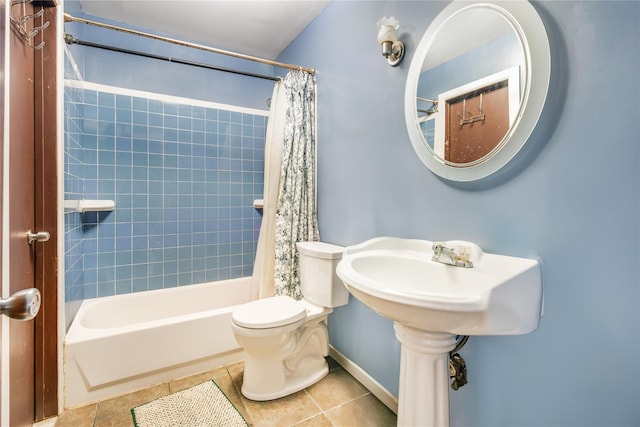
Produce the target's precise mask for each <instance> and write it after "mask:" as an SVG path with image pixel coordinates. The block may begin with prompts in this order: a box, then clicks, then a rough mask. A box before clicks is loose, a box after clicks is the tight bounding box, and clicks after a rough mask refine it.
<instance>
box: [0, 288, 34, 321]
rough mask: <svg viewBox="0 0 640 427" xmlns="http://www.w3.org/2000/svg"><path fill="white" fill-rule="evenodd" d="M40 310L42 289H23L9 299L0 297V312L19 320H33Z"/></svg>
mask: <svg viewBox="0 0 640 427" xmlns="http://www.w3.org/2000/svg"><path fill="white" fill-rule="evenodd" d="M38 310H40V291H39V290H37V289H36V288H29V289H23V290H21V291H18V292H16V293H15V294H13V295H11V296H10V297H9V298H7V299H2V298H0V314H4V315H6V316H9V317H11V318H12V319H18V320H31V319H33V318H34V317H36V314H38Z"/></svg>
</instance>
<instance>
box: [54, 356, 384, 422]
mask: <svg viewBox="0 0 640 427" xmlns="http://www.w3.org/2000/svg"><path fill="white" fill-rule="evenodd" d="M329 367H330V371H329V374H328V375H327V376H326V377H325V378H323V379H322V380H321V381H320V382H318V383H317V384H314V385H312V386H310V387H307V388H306V389H304V390H302V391H299V392H297V393H294V394H292V395H290V396H286V397H283V398H281V399H277V400H273V401H269V402H254V401H251V400H248V399H246V398H245V397H244V396H242V395H241V394H240V387H241V386H242V372H243V363H242V362H239V363H235V364H231V365H228V366H225V367H222V368H218V369H215V370H213V371H210V372H206V373H203V374H199V375H194V376H191V377H186V378H182V379H179V380H174V381H169V382H165V383H162V384H158V385H155V386H152V387H149V388H146V389H144V390H140V391H137V392H134V393H130V394H126V395H122V396H118V397H114V398H112V399H107V400H104V401H100V402H98V403H93V404H90V405H86V406H82V407H79V408H74V409H72V410H70V411H68V412H65V413H63V414H62V415H61V416H60V417H59V418H58V421H57V422H56V424H55V426H56V427H107V426H113V427H121V426H123V427H124V426H133V420H132V418H131V412H130V410H131V408H133V407H135V406H139V405H142V404H144V403H146V402H149V401H151V400H154V399H157V398H159V397H162V396H165V395H167V394H170V393H175V392H176V391H180V390H184V389H185V388H189V387H192V386H194V385H197V384H200V383H202V382H204V381H207V380H211V379H213V380H214V381H215V382H216V384H218V386H219V387H220V388H221V389H222V390H223V391H224V393H225V394H226V395H227V397H229V399H230V400H231V402H233V404H234V405H235V407H236V408H238V410H239V411H240V412H241V413H242V415H243V416H244V418H245V419H246V420H247V422H248V423H249V425H251V426H255V427H288V426H296V427H331V426H335V427H339V426H345V427H361V426H368V427H378V426H380V427H382V426H395V425H396V415H395V414H394V413H393V412H392V411H391V410H389V409H388V408H387V407H386V406H385V405H384V404H382V402H380V401H379V400H378V399H377V398H376V397H375V396H373V395H372V394H371V393H370V392H369V390H367V389H366V388H365V387H364V386H362V384H360V383H359V382H358V381H357V380H356V379H354V378H353V377H352V376H351V375H350V374H349V373H348V372H347V371H345V370H344V369H343V368H342V367H341V366H340V365H338V364H337V363H336V362H335V361H334V360H333V359H331V358H329Z"/></svg>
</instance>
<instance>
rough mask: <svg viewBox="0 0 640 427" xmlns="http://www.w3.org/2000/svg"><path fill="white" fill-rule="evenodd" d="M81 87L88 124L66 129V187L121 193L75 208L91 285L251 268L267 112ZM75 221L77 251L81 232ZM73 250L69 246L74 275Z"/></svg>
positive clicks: (84, 277)
mask: <svg viewBox="0 0 640 427" xmlns="http://www.w3.org/2000/svg"><path fill="white" fill-rule="evenodd" d="M74 90H75V91H77V93H76V100H77V101H76V102H74V103H73V106H72V108H68V109H67V108H65V114H67V115H68V117H67V123H69V122H73V123H75V124H76V125H77V132H74V133H73V134H72V132H71V129H68V130H67V132H66V144H65V185H66V187H65V197H66V198H67V199H71V198H85V199H110V200H114V201H115V204H116V209H115V210H114V211H113V212H88V213H85V214H82V215H81V214H78V213H75V214H66V215H65V220H66V221H65V224H67V223H68V224H69V228H70V229H71V227H72V225H71V224H77V221H81V222H80V225H79V227H80V228H81V233H80V234H81V236H82V269H81V281H82V284H83V285H82V288H83V289H82V296H81V297H82V298H92V297H98V296H107V295H114V294H123V293H130V292H138V291H145V290H151V289H159V288H168V287H174V286H183V285H190V284H194V283H202V282H209V281H215V280H223V279H230V278H237V277H244V276H249V275H251V274H252V270H253V261H254V258H255V249H256V245H257V239H258V231H259V227H260V220H261V216H260V213H259V212H257V211H256V210H255V209H254V208H253V207H252V205H253V200H254V199H256V198H262V194H263V171H264V140H265V131H266V122H267V117H266V116H264V115H260V114H252V113H246V112H239V111H229V110H225V109H221V108H214V106H202V105H203V104H202V103H198V102H194V103H193V105H191V104H188V103H182V102H183V101H180V102H176V101H175V100H159V99H158V97H157V96H155V97H149V98H147V97H142V96H137V95H138V94H137V93H136V95H134V96H130V95H126V94H120V93H118V91H117V90H115V91H114V92H109V91H106V90H102V89H101V90H91V89H74ZM70 104H71V103H70ZM70 107H71V105H70ZM215 107H217V106H215ZM67 169H69V173H67ZM72 169H73V170H72ZM77 176H79V177H80V179H76V178H77ZM78 181H80V183H78ZM76 189H78V193H75V192H74V191H75V190H76ZM78 196H81V197H78ZM70 229H69V231H68V232H67V235H66V238H67V240H66V242H65V243H66V245H67V250H68V251H70V250H71V249H70V248H69V246H70V245H72V244H73V241H74V240H73V238H74V236H77V234H78V233H77V227H76V228H74V230H76V231H75V232H73V233H71V231H70ZM73 254H74V255H75V254H76V253H75V252H74V253H73ZM74 260H75V258H74V259H72V254H69V259H68V260H67V267H66V270H67V271H66V274H67V275H68V277H67V279H68V280H72V278H73V277H74V274H73V271H74V270H72V268H73V266H76V265H77V264H78V263H77V261H76V262H74ZM70 273H71V274H70ZM67 286H70V283H69V282H67ZM75 297H77V296H76V295H75V294H72V295H71V296H70V295H68V296H67V299H69V298H75Z"/></svg>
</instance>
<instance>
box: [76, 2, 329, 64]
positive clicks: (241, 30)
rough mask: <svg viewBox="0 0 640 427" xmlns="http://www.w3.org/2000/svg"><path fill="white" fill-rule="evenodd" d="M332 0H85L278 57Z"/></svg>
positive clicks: (102, 11) (184, 34)
mask: <svg viewBox="0 0 640 427" xmlns="http://www.w3.org/2000/svg"><path fill="white" fill-rule="evenodd" d="M330 1H331V0H257V1H256V0H179V1H176V0H172V1H168V0H81V1H80V4H81V5H82V10H83V11H84V12H85V13H86V14H88V15H93V16H95V17H102V18H107V19H111V20H114V21H118V22H121V23H124V24H129V25H135V26H137V27H142V28H145V29H148V30H153V31H155V32H160V33H164V34H168V35H171V36H174V37H176V38H181V39H186V40H190V41H195V42H200V43H203V44H207V45H209V46H212V47H217V48H220V49H226V50H231V51H234V52H239V53H244V54H248V55H254V56H259V57H262V58H267V59H275V58H276V57H277V56H278V55H279V54H280V53H281V52H282V51H283V50H284V49H286V48H287V46H289V44H290V43H291V42H292V41H293V40H294V39H295V38H296V37H297V36H298V35H299V34H300V33H301V32H302V31H304V29H305V28H306V27H307V25H309V23H310V22H311V21H313V19H314V18H315V17H316V16H318V14H320V13H321V12H322V10H323V9H324V8H325V7H326V6H327V4H329V2H330Z"/></svg>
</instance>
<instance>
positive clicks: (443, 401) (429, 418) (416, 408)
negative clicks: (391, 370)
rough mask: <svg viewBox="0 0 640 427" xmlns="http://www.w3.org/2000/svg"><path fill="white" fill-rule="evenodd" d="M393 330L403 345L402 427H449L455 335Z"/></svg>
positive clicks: (401, 369)
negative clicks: (450, 355) (451, 363)
mask: <svg viewBox="0 0 640 427" xmlns="http://www.w3.org/2000/svg"><path fill="white" fill-rule="evenodd" d="M393 327H394V329H395V332H396V337H397V338H398V340H399V341H400V344H401V345H402V347H401V348H402V352H401V356H400V389H399V396H398V426H399V427H405V426H406V427H413V426H424V427H449V352H450V351H451V350H453V348H454V347H455V345H456V337H455V335H452V334H447V333H440V332H427V331H422V330H419V329H415V328H411V327H408V326H404V325H401V324H399V323H394V326H393Z"/></svg>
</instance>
